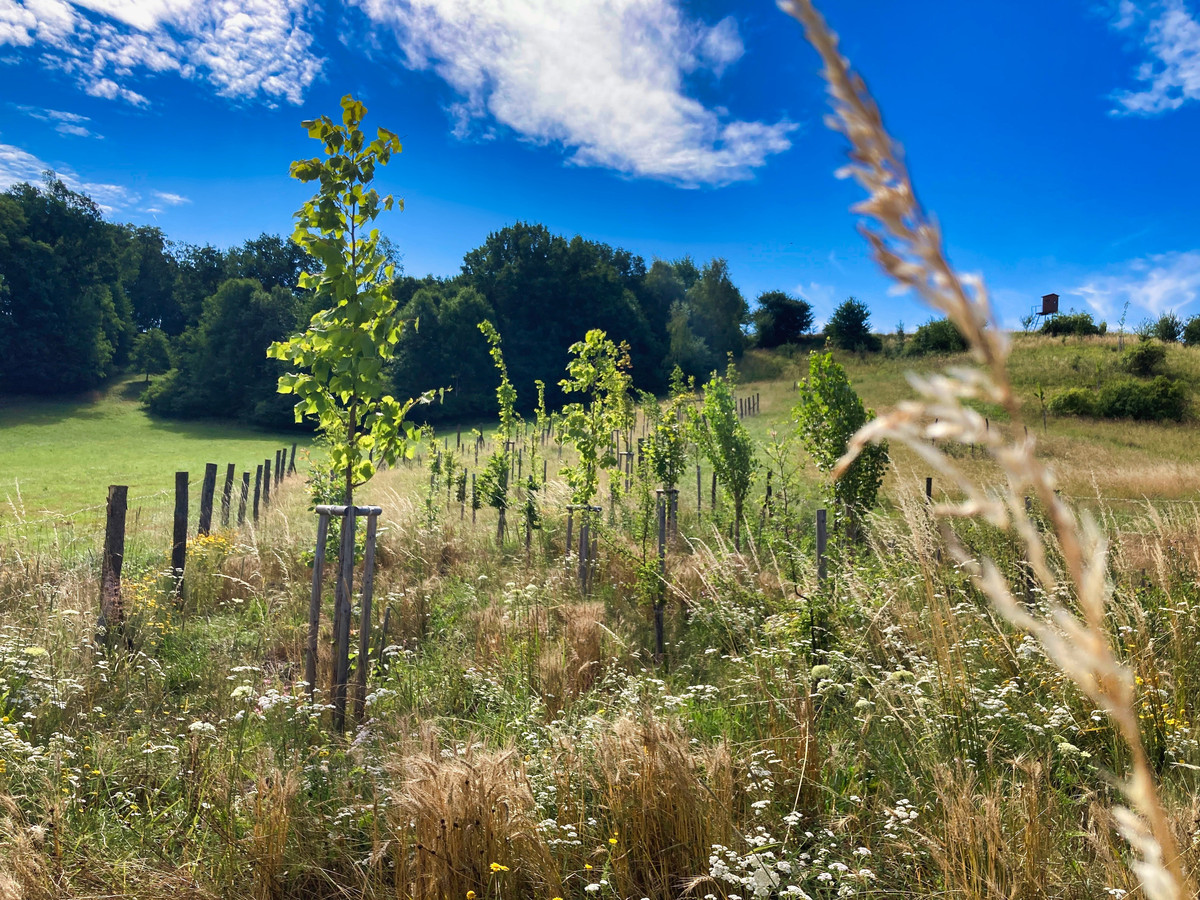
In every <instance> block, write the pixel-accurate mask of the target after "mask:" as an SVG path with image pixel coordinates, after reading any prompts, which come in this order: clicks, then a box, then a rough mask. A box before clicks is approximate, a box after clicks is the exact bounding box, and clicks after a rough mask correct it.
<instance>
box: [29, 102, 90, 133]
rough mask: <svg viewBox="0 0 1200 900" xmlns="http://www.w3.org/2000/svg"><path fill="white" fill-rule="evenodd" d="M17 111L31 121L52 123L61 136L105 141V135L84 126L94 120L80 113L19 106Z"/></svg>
mask: <svg viewBox="0 0 1200 900" xmlns="http://www.w3.org/2000/svg"><path fill="white" fill-rule="evenodd" d="M17 109H19V110H20V111H21V112H23V113H25V115H27V116H29V117H30V118H31V119H37V120H38V121H39V122H49V123H51V124H52V125H54V130H55V131H57V132H58V133H59V134H69V135H74V136H75V137H91V138H96V139H98V140H103V139H104V135H102V134H96V132H94V131H92V130H91V129H90V128H88V127H87V126H86V125H84V122H90V121H92V120H91V119H90V118H88V117H87V116H81V115H80V114H79V113H73V112H66V111H65V110H61V109H39V108H38V107H36V106H18V107H17Z"/></svg>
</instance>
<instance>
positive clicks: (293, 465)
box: [288, 441, 296, 475]
mask: <svg viewBox="0 0 1200 900" xmlns="http://www.w3.org/2000/svg"><path fill="white" fill-rule="evenodd" d="M295 471H296V442H295V441H292V458H291V460H290V461H289V462H288V474H289V475H291V474H292V473H294V472H295Z"/></svg>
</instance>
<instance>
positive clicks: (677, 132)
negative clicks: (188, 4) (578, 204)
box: [351, 0, 796, 186]
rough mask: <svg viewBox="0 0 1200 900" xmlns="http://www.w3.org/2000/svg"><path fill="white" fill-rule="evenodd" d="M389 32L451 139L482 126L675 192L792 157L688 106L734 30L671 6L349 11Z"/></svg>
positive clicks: (721, 62)
mask: <svg viewBox="0 0 1200 900" xmlns="http://www.w3.org/2000/svg"><path fill="white" fill-rule="evenodd" d="M351 2H353V3H355V4H356V5H357V6H359V7H360V8H361V9H362V10H363V12H364V13H366V15H367V16H368V18H369V19H370V20H371V21H372V23H374V24H375V25H376V26H382V27H387V28H390V30H391V31H392V32H393V34H394V35H395V38H396V41H397V43H398V45H399V47H400V49H401V51H402V53H403V54H404V60H405V63H406V65H407V66H408V67H409V68H413V69H423V70H432V71H434V72H436V73H437V74H438V75H439V76H440V77H441V78H442V79H443V80H445V81H446V82H447V84H449V85H450V86H451V87H452V88H453V89H454V90H455V91H456V93H457V95H458V97H457V100H456V102H455V103H454V104H453V106H452V107H451V109H450V112H451V115H452V116H453V118H454V121H455V123H456V124H455V129H456V133H458V134H459V135H460V136H464V135H466V134H468V133H470V132H471V131H472V130H473V129H476V128H478V127H479V126H481V125H482V127H483V128H484V129H485V130H486V129H487V128H488V127H489V126H490V125H492V124H493V123H496V124H499V125H501V126H505V127H507V128H510V129H512V131H513V132H515V133H516V134H518V135H519V136H521V137H523V138H524V139H526V140H529V141H533V142H536V143H542V144H551V143H554V144H559V145H561V146H563V147H564V148H566V149H567V150H569V151H570V156H569V159H570V161H571V162H573V163H575V164H577V165H585V166H603V167H607V168H611V169H614V170H616V171H618V172H622V173H625V174H628V175H634V176H641V177H650V178H657V179H661V180H665V181H670V182H673V183H676V184H681V185H686V186H699V185H722V184H728V183H730V182H733V181H739V180H743V179H747V178H750V177H751V176H752V175H753V172H754V170H755V169H757V168H758V167H760V166H762V165H763V164H764V163H765V162H766V160H767V159H768V157H770V156H772V155H774V154H777V153H782V152H783V151H785V150H787V149H788V148H789V147H790V146H791V141H790V140H789V137H788V136H789V134H790V133H791V132H792V131H793V129H794V128H795V127H796V126H795V125H794V124H792V123H790V122H788V121H786V120H781V121H778V122H773V123H770V122H754V121H739V120H736V119H730V118H729V116H728V115H727V114H726V113H725V112H724V111H722V110H716V109H712V108H709V107H707V106H705V105H704V104H703V103H701V102H700V101H699V100H696V99H694V97H692V96H689V94H688V91H687V83H686V82H687V80H688V78H689V77H690V78H705V77H707V78H716V77H719V76H720V75H721V73H722V72H723V71H724V70H725V69H726V68H727V67H728V66H729V65H731V64H733V63H734V62H736V61H737V59H739V58H740V57H741V55H742V53H743V52H744V48H743V45H742V40H741V37H740V35H739V34H738V30H737V25H736V23H735V22H734V20H733V19H731V18H727V19H724V20H722V21H721V22H719V23H717V24H716V25H713V26H709V25H705V24H703V23H700V22H697V21H694V20H691V19H689V18H688V17H687V16H685V15H684V13H683V12H682V11H681V10H680V8H679V6H678V4H677V2H676V0H594V2H588V3H578V2H574V0H351Z"/></svg>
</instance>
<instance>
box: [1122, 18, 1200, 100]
mask: <svg viewBox="0 0 1200 900" xmlns="http://www.w3.org/2000/svg"><path fill="white" fill-rule="evenodd" d="M1111 13H1112V18H1111V25H1112V27H1113V29H1114V30H1116V31H1119V32H1122V33H1125V34H1128V35H1130V36H1131V37H1133V39H1134V40H1136V41H1137V43H1138V46H1139V48H1140V49H1141V51H1142V52H1143V53H1144V54H1145V56H1146V59H1145V60H1144V61H1143V62H1142V63H1141V64H1140V65H1139V66H1138V68H1137V70H1136V72H1135V75H1136V78H1137V80H1138V81H1139V82H1141V85H1142V86H1141V88H1140V89H1137V90H1124V91H1119V92H1118V93H1116V94H1115V95H1114V98H1113V99H1115V100H1116V103H1117V106H1116V108H1115V109H1114V110H1113V112H1114V113H1115V114H1117V115H1144V116H1149V115H1156V114H1158V113H1163V112H1168V111H1170V110H1173V109H1178V108H1179V107H1181V106H1183V105H1184V104H1185V103H1187V102H1188V101H1190V100H1198V99H1200V20H1197V17H1196V14H1195V13H1194V12H1193V10H1192V9H1191V8H1190V7H1189V5H1188V2H1187V0H1153V2H1150V3H1147V4H1144V5H1143V6H1138V5H1135V4H1134V3H1133V2H1132V0H1118V2H1117V3H1116V5H1115V6H1113V7H1111Z"/></svg>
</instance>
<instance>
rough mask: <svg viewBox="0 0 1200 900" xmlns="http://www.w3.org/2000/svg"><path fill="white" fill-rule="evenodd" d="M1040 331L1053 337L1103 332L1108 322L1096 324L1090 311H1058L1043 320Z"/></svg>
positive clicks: (1106, 328)
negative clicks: (1056, 313)
mask: <svg viewBox="0 0 1200 900" xmlns="http://www.w3.org/2000/svg"><path fill="white" fill-rule="evenodd" d="M1041 331H1042V334H1048V335H1051V336H1053V337H1059V336H1060V335H1066V334H1078V335H1089V334H1104V332H1106V331H1108V323H1107V322H1101V323H1100V324H1099V325H1097V324H1096V323H1095V321H1094V320H1093V319H1092V314H1091V313H1084V312H1079V313H1077V312H1071V313H1059V314H1058V315H1055V316H1051V317H1050V318H1048V319H1047V320H1046V321H1045V322H1043V323H1042V328H1041Z"/></svg>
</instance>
